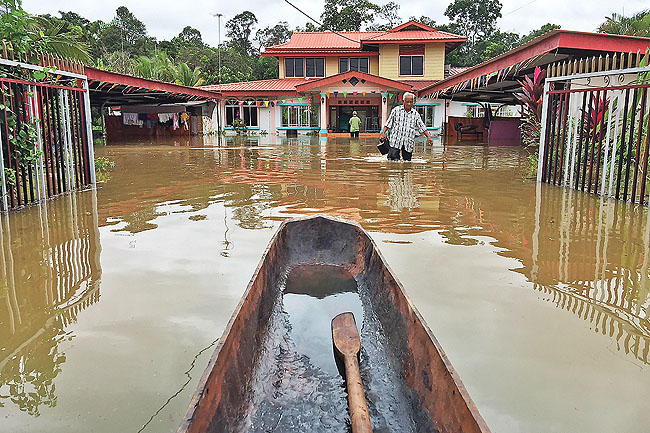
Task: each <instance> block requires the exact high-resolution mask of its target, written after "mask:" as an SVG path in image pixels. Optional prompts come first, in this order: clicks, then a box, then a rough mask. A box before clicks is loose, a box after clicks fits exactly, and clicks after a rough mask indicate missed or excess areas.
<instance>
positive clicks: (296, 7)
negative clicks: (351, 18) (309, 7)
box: [284, 0, 359, 44]
mask: <svg viewBox="0 0 650 433" xmlns="http://www.w3.org/2000/svg"><path fill="white" fill-rule="evenodd" d="M284 1H285V2H287V3H289V5H290V6H292V7H293V8H294V9H295V10H297V11H298V12H300V13H301V14H303V15H304V16H306V17H307V18H309V19H310V20H312V21H313V22H315V23H316V24H318V25H319V26H321V27H323V23H321V22H320V21H318V20H315V19H314V18H312V17H310V16H309V15H307V14H306V13H305V12H303V11H302V10H300V8H299V7H298V6H296V5H294V4H293V3H291V2H290V1H289V0H284ZM330 31H331V32H332V33H334V34H335V35H338V36H340V37H342V38H343V39H347V40H348V41H352V42H354V43H355V44H358V43H359V41H355V40H354V39H352V38H348V37H347V36H345V35H342V34H341V33H339V32H336V31H334V30H330Z"/></svg>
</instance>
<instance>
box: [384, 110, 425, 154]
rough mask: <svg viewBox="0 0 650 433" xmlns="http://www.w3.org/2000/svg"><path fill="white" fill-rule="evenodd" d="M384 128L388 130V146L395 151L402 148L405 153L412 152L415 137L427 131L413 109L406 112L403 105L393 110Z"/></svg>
mask: <svg viewBox="0 0 650 433" xmlns="http://www.w3.org/2000/svg"><path fill="white" fill-rule="evenodd" d="M386 127H388V128H389V129H390V141H389V144H390V146H391V147H395V148H397V149H401V148H402V146H404V150H406V151H407V152H413V144H414V142H415V137H419V136H420V135H422V134H423V133H424V131H426V130H427V127H426V126H424V122H423V121H422V117H420V113H418V112H417V111H416V110H415V107H413V108H411V110H410V111H406V110H404V106H403V105H399V106H397V107H395V108H393V110H392V111H391V112H390V116H388V120H387V121H386Z"/></svg>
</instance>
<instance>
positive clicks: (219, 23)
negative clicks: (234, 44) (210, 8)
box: [212, 12, 223, 84]
mask: <svg viewBox="0 0 650 433" xmlns="http://www.w3.org/2000/svg"><path fill="white" fill-rule="evenodd" d="M212 16H213V17H217V29H218V30H217V32H218V33H217V34H218V35H219V39H218V45H217V55H218V56H219V84H221V17H222V16H223V14H220V13H218V12H217V13H216V14H212Z"/></svg>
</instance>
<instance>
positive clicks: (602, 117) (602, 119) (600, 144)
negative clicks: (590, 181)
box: [593, 90, 612, 193]
mask: <svg viewBox="0 0 650 433" xmlns="http://www.w3.org/2000/svg"><path fill="white" fill-rule="evenodd" d="M606 104H607V90H603V100H602V103H600V107H601V110H600V111H601V115H600V130H599V131H598V158H596V177H595V179H594V182H596V183H595V185H594V189H593V191H594V193H598V176H599V175H600V160H601V154H602V153H603V136H604V135H605V134H604V133H603V129H604V128H605V107H606ZM607 111H608V112H609V113H611V111H612V110H611V106H610V108H609V109H608V110H607ZM610 117H611V116H610ZM596 120H597V119H596ZM607 131H608V133H609V123H607ZM606 162H607V158H605V159H604V163H605V164H606ZM604 173H605V168H604V167H603V174H604ZM603 186H604V185H603Z"/></svg>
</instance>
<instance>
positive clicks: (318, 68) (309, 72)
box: [296, 57, 325, 77]
mask: <svg viewBox="0 0 650 433" xmlns="http://www.w3.org/2000/svg"><path fill="white" fill-rule="evenodd" d="M296 60H297V59H296ZM305 76H306V77H324V76H325V59H324V58H323V57H309V58H306V59H305Z"/></svg>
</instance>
